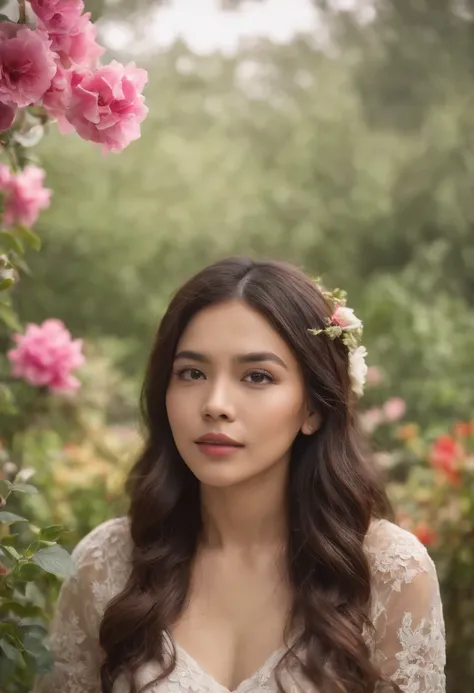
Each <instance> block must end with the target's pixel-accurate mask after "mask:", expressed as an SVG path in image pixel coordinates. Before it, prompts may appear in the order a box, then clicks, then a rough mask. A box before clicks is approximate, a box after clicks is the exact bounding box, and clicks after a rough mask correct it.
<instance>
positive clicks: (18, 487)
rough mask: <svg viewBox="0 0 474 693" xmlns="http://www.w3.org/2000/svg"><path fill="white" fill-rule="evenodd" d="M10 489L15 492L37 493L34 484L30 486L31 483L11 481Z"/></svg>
mask: <svg viewBox="0 0 474 693" xmlns="http://www.w3.org/2000/svg"><path fill="white" fill-rule="evenodd" d="M11 490H12V491H16V492H17V493H29V494H31V495H33V494H35V493H39V491H38V489H37V488H36V486H32V485H31V484H15V483H13V484H12V486H11Z"/></svg>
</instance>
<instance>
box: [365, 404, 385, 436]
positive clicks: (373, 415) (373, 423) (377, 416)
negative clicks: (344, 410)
mask: <svg viewBox="0 0 474 693" xmlns="http://www.w3.org/2000/svg"><path fill="white" fill-rule="evenodd" d="M383 421H384V416H383V411H382V410H381V409H380V408H379V407H372V409H367V411H365V412H364V413H363V414H361V423H362V427H363V429H364V430H365V432H366V433H373V432H374V431H375V429H376V428H378V427H379V426H380V425H381V424H382V423H383Z"/></svg>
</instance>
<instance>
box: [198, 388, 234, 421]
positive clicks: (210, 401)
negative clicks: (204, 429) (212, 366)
mask: <svg viewBox="0 0 474 693" xmlns="http://www.w3.org/2000/svg"><path fill="white" fill-rule="evenodd" d="M207 385H208V387H207V388H206V391H205V396H204V401H203V404H202V416H203V418H204V419H206V420H213V421H217V420H219V419H223V420H225V421H234V419H235V405H234V403H233V397H232V392H231V387H230V385H229V384H226V383H225V382H224V381H223V380H222V379H219V380H216V381H214V382H211V381H210V380H208V381H207Z"/></svg>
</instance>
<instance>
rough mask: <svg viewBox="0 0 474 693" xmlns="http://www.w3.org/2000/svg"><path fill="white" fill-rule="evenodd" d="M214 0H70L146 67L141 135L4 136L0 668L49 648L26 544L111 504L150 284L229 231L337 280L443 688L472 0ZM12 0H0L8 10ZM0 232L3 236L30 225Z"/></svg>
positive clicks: (466, 455) (5, 679)
mask: <svg viewBox="0 0 474 693" xmlns="http://www.w3.org/2000/svg"><path fill="white" fill-rule="evenodd" d="M0 4H2V3H0ZM220 5H221V10H222V12H223V13H225V14H222V15H220V14H217V9H216V7H214V6H217V3H212V2H210V1H208V2H205V1H202V2H201V1H200V0H181V1H180V2H179V1H178V0H175V2H171V3H165V4H164V6H161V3H160V2H158V0H142V1H141V2H136V0H115V1H114V2H110V3H108V2H107V1H106V0H91V1H90V2H88V3H87V2H86V9H88V10H89V11H91V12H92V19H93V20H94V21H95V23H96V26H97V28H98V32H99V38H100V41H101V44H102V45H104V46H106V47H107V53H106V58H107V60H109V61H110V60H112V59H116V60H118V61H120V62H121V63H123V64H126V63H128V62H129V61H130V60H134V61H135V62H136V63H137V65H139V66H140V67H143V68H145V69H146V70H147V71H148V83H147V85H146V87H145V89H144V94H145V96H146V104H147V106H148V108H149V113H148V116H147V117H146V119H145V120H144V122H143V123H142V130H141V138H140V139H139V140H137V141H134V142H133V143H131V144H130V146H128V147H127V148H126V150H125V151H123V152H122V153H120V154H114V153H112V154H109V155H108V156H103V155H102V153H101V151H100V148H99V147H96V146H93V145H91V143H90V142H85V141H84V140H83V139H81V138H80V137H77V136H76V135H74V134H70V135H61V134H60V133H59V132H58V130H57V128H56V125H54V124H50V123H48V124H46V125H45V136H44V137H43V138H42V139H41V140H40V139H39V138H37V140H36V139H34V138H35V132H33V134H32V135H31V133H30V136H31V138H32V139H31V141H30V142H28V140H27V139H26V140H24V141H23V144H24V145H25V147H26V148H27V149H28V151H30V150H34V154H33V153H32V154H31V156H33V157H36V158H37V159H38V162H39V163H40V165H41V166H42V167H43V168H44V170H45V171H46V178H45V185H46V186H47V188H49V189H51V190H52V191H53V194H52V197H51V203H50V205H49V207H48V208H47V209H44V211H42V213H41V215H40V217H39V219H38V222H37V223H36V224H35V225H34V231H35V233H36V234H37V236H38V237H39V239H40V240H41V245H42V248H41V250H40V251H39V252H37V250H35V249H31V250H28V251H27V252H26V254H25V255H24V256H23V252H22V250H21V249H19V248H16V249H15V248H13V249H12V248H7V249H6V250H9V251H11V253H13V254H10V255H9V256H8V257H9V260H8V262H7V261H5V263H4V264H3V265H2V267H3V269H2V270H1V271H2V274H1V277H0V279H2V281H5V280H6V285H5V286H3V285H1V286H0V288H4V289H8V290H7V291H3V292H2V294H1V301H0V318H2V320H3V324H2V326H1V327H0V351H1V354H0V379H1V381H2V383H1V385H0V411H1V413H0V435H1V448H0V457H1V459H0V484H3V485H2V486H1V488H0V493H3V494H4V496H6V495H7V494H10V495H9V496H8V499H7V506H6V510H5V512H7V511H8V512H14V513H16V514H19V515H22V516H25V517H27V518H28V519H29V520H30V523H29V524H27V523H23V524H22V523H18V522H17V523H14V522H12V521H10V522H7V521H6V520H7V518H6V517H5V516H4V518H3V524H2V523H1V520H0V542H1V543H0V559H1V560H3V561H4V563H5V565H7V566H8V569H9V570H14V571H15V570H16V572H15V582H14V593H13V592H12V591H11V590H10V587H12V585H13V583H12V584H10V587H8V589H7V582H6V580H7V577H8V576H7V575H6V573H4V574H3V575H2V574H1V572H2V571H1V570H0V610H3V612H4V613H3V616H5V619H4V622H3V623H0V690H1V691H3V693H28V691H29V689H30V686H31V683H32V677H33V675H34V673H35V671H38V670H41V668H42V667H47V666H48V657H47V652H45V651H44V650H43V649H42V647H41V646H40V640H41V638H40V635H41V632H42V630H41V628H42V624H43V619H44V615H45V614H46V615H47V614H50V613H51V608H52V605H53V604H54V599H55V597H56V595H57V588H58V584H59V583H58V580H57V578H56V577H54V576H53V575H52V574H51V571H50V568H51V566H49V567H48V565H46V564H45V565H46V568H47V570H46V571H45V570H44V567H45V565H43V566H41V561H37V563H35V566H36V568H35V570H36V569H37V570H36V572H35V570H30V569H29V568H31V566H32V563H31V560H30V559H31V558H32V557H33V556H34V554H35V553H36V552H38V551H39V550H44V549H45V548H46V549H53V550H54V549H55V548H56V546H57V545H56V541H59V542H60V544H61V545H62V546H64V547H66V548H67V549H71V548H72V547H73V546H74V545H75V544H76V543H77V541H78V540H79V539H80V538H81V537H82V536H84V535H85V534H86V533H87V532H89V531H90V530H91V529H92V528H93V527H94V526H96V525H97V524H98V523H100V522H102V521H104V520H106V519H108V518H110V517H113V516H116V515H119V514H123V513H124V512H126V499H125V496H124V492H123V483H124V479H125V476H126V472H127V470H128V468H129V467H130V465H131V464H132V463H133V459H134V454H135V453H136V450H137V449H138V446H139V440H140V426H139V419H138V411H137V401H138V394H139V389H140V384H141V379H142V377H143V372H144V367H145V364H146V358H147V354H148V351H149V348H150V346H151V343H152V340H153V336H154V332H155V329H156V326H157V323H158V321H159V318H160V315H161V314H162V311H163V309H164V307H165V306H166V304H167V302H168V300H169V298H170V296H171V294H172V292H173V290H174V289H175V288H177V287H178V286H179V284H180V283H181V282H182V281H183V280H184V279H185V278H186V277H189V276H190V275H191V274H192V273H194V272H195V271H196V270H198V269H199V268H201V267H202V266H203V265H205V264H207V263H210V262H211V261H213V260H215V259H218V258H221V257H224V256H227V255H230V254H250V255H252V256H255V257H262V256H263V257H269V256H270V257H274V258H282V259H289V260H291V261H293V262H295V263H297V264H299V265H302V266H303V267H304V268H305V269H306V270H307V271H308V272H310V273H311V274H313V275H317V276H320V277H323V279H324V282H325V284H327V285H328V286H331V287H333V286H343V287H344V288H345V289H346V290H347V291H348V295H349V303H350V305H351V306H353V307H354V308H355V310H356V312H357V314H358V315H360V317H361V318H362V319H363V321H364V327H365V331H364V343H365V344H366V346H367V348H368V352H369V366H370V368H369V382H368V388H367V391H366V395H365V396H364V399H363V400H362V403H361V407H362V408H361V415H362V417H363V421H364V425H365V426H366V429H367V431H368V432H369V434H370V435H371V437H372V439H373V444H374V447H375V450H376V453H377V457H378V459H379V462H380V463H381V464H382V466H383V467H384V469H385V470H386V473H387V477H388V479H389V488H390V493H391V497H392V499H393V501H394V504H395V508H396V511H397V519H398V521H399V523H400V524H402V525H403V526H405V527H407V528H408V529H410V530H411V531H413V532H415V533H416V534H417V535H418V536H419V538H420V539H421V540H422V541H423V542H424V543H425V544H426V546H427V548H428V550H429V551H430V553H431V555H432V556H433V558H434V559H435V562H436V564H437V568H438V573H439V576H440V581H441V586H442V591H443V601H444V606H445V618H446V626H447V632H448V668H447V674H448V691H449V693H466V691H468V690H473V689H474V118H473V113H474V1H473V0H464V1H462V0H459V1H457V2H454V0H404V1H403V2H398V1H397V0H393V1H390V0H373V1H370V0H359V1H358V2H356V1H355V0H354V1H353V2H348V1H346V2H342V0H340V1H339V2H332V3H331V2H325V1H324V0H316V1H314V2H310V0H308V2H305V1H303V0H288V1H285V0H280V1H278V0H271V1H266V2H264V1H263V0H262V2H257V1H255V2H253V1H250V2H243V3H242V2H241V3H239V2H229V1H227V2H223V3H220ZM15 6H16V5H15V3H5V2H4V3H3V7H2V9H0V11H1V12H3V13H6V15H7V16H9V17H10V18H11V17H12V14H11V12H12V11H14V8H15ZM190 17H192V19H191V20H190ZM180 32H181V33H180ZM0 101H1V98H0ZM32 129H33V128H32ZM29 144H33V147H29ZM3 150H4V151H3V154H2V152H0V159H1V160H2V161H3V163H7V161H8V157H6V156H4V154H5V153H6V148H5V147H3ZM2 234H3V235H2ZM18 234H19V235H18ZM18 234H17V235H18V239H19V243H20V245H24V246H25V247H28V244H30V245H31V246H36V245H39V243H37V242H36V240H35V238H34V237H33V236H28V234H27V232H26V231H25V229H23V230H21V229H20V230H19V231H18ZM22 234H23V235H22ZM0 235H2V239H1V242H2V243H3V244H5V243H6V242H7V237H6V236H5V233H4V232H0ZM10 261H11V262H12V263H13V264H12V266H10V264H9V262H10ZM25 261H26V263H27V266H26V265H25ZM0 264H1V263H0ZM12 267H13V269H12ZM12 277H13V278H14V279H16V282H15V284H14V286H12V287H11V288H9V286H7V285H9V283H10V279H12ZM9 304H11V305H9ZM13 311H14V312H13ZM15 315H16V316H17V317H15ZM49 318H56V319H58V320H60V321H62V322H63V323H64V325H65V326H66V328H67V329H68V330H69V331H70V333H71V335H72V336H73V338H74V339H76V338H80V339H83V340H84V345H83V352H84V356H85V362H84V364H83V365H82V366H81V367H80V368H78V369H77V372H76V373H75V375H76V376H77V377H78V378H79V380H80V382H81V387H80V388H79V389H78V390H77V391H76V392H75V394H74V395H67V396H61V395H57V394H54V393H53V392H51V389H50V388H48V387H33V386H31V385H28V384H27V383H25V382H24V381H22V380H18V381H17V380H16V379H14V378H13V379H12V377H11V363H10V359H9V358H8V355H7V354H8V351H9V350H10V349H11V348H12V346H14V343H13V341H12V334H14V333H22V332H23V331H24V329H25V326H26V325H27V324H28V323H35V324H38V325H40V324H42V323H43V321H45V320H47V319H49ZM19 470H22V471H21V473H20V477H17V476H16V475H17V473H18V471H19ZM2 479H3V481H1V480H2ZM15 479H16V484H17V486H18V487H19V488H18V491H19V492H18V493H14V492H11V491H12V490H14V489H12V487H11V484H12V483H15ZM21 484H26V486H23V488H22V487H21ZM30 484H34V485H35V487H36V488H37V489H38V490H39V493H34V492H33V489H31V488H29V485H30ZM30 492H31V493H30ZM10 520H11V518H10ZM59 525H61V526H63V527H65V528H66V530H67V531H61V530H60V529H59V527H56V526H59ZM47 527H49V528H50V529H49V530H46V529H45V528H47ZM51 527H52V529H51ZM28 532H29V533H30V535H31V533H33V535H34V537H35V541H36V542H37V543H36V544H34V545H32V544H28V546H29V547H30V552H29V553H27V552H26V551H27V550H26V549H25V546H26V545H27V544H26V543H25V542H26V541H27V538H28V536H29V539H28V541H31V536H30V535H28ZM13 533H18V536H17V537H16V538H14V539H12V538H11V535H12V534H13ZM15 542H16V543H15ZM15 547H16V548H15ZM21 547H23V549H21ZM31 547H32V548H31ZM9 549H10V550H9ZM20 549H21V550H20ZM15 553H16V554H17V555H16V556H15ZM2 556H3V558H2ZM25 563H27V564H28V566H27V568H25V567H24V565H25ZM0 565H1V561H0ZM63 570H67V568H64V567H63ZM21 571H22V572H21ZM52 572H54V571H52ZM56 572H57V573H59V574H61V570H57V571H56ZM2 581H3V582H2ZM12 589H13V587H12ZM2 590H3V591H2ZM9 590H10V591H9ZM18 619H21V620H22V624H25V623H26V625H27V626H28V632H26V631H24V630H22V629H21V628H20V629H18V628H17V626H18ZM5 624H7V625H5ZM22 628H23V626H22Z"/></svg>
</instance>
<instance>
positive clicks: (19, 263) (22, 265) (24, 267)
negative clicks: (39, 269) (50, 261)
mask: <svg viewBox="0 0 474 693" xmlns="http://www.w3.org/2000/svg"><path fill="white" fill-rule="evenodd" d="M10 262H11V263H12V265H13V267H14V268H15V269H16V270H19V271H20V270H21V272H23V274H26V276H27V277H31V269H30V267H29V265H28V264H27V262H26V260H25V258H23V257H22V256H21V255H19V254H18V253H12V254H11V256H10Z"/></svg>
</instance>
